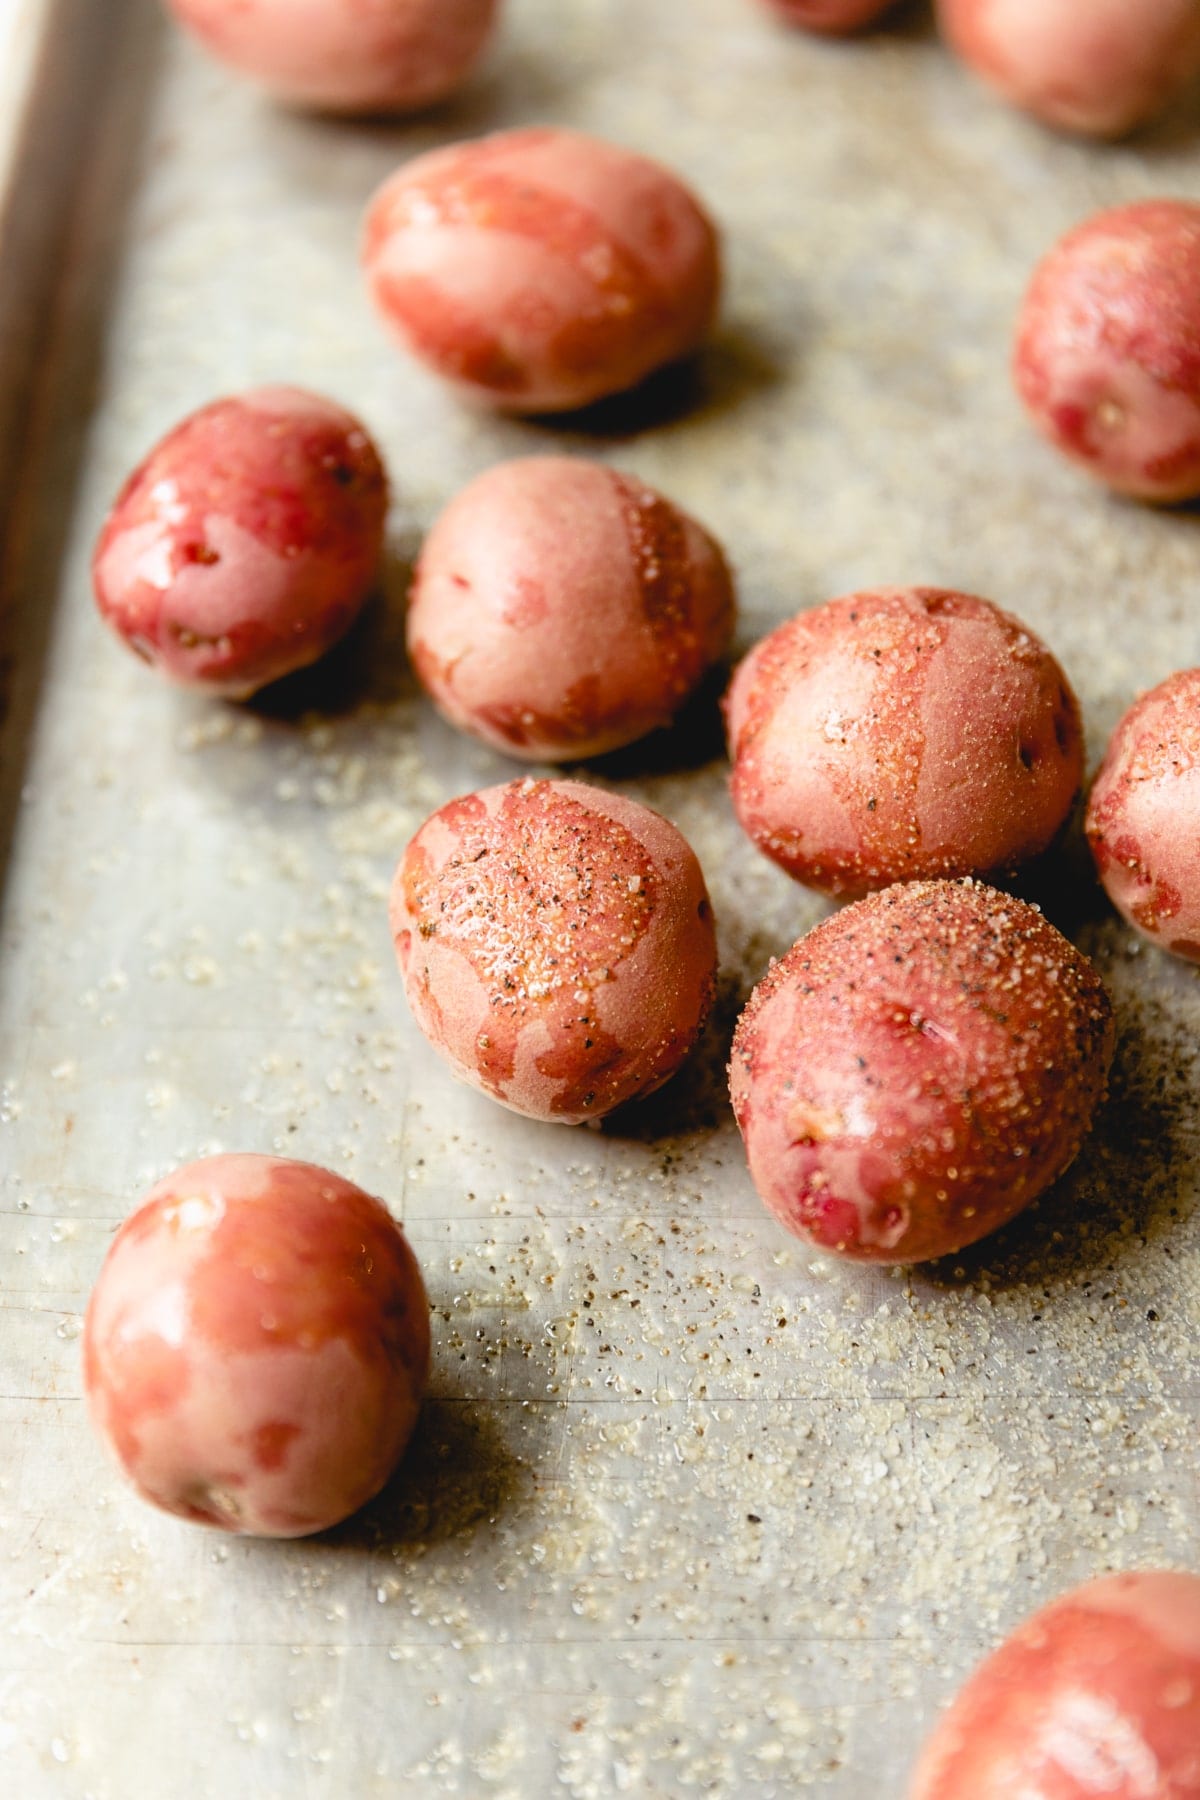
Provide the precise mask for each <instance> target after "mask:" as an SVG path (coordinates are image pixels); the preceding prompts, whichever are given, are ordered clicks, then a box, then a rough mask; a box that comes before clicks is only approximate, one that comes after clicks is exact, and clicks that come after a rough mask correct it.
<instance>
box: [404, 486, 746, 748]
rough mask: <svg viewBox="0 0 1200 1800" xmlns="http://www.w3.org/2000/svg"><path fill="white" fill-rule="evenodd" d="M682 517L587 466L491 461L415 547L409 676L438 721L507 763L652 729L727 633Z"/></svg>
mask: <svg viewBox="0 0 1200 1800" xmlns="http://www.w3.org/2000/svg"><path fill="white" fill-rule="evenodd" d="M733 617H734V601H733V584H732V581H731V579H730V575H729V570H728V568H727V566H726V563H725V559H724V557H723V556H722V554H721V551H720V549H719V548H718V546H717V545H716V544H715V543H714V542H713V540H712V538H710V537H709V535H708V533H707V532H706V531H704V530H703V528H702V527H701V526H699V525H698V524H697V523H696V522H695V520H694V519H691V518H689V517H688V515H687V514H686V513H684V512H681V511H680V510H679V508H678V507H675V506H672V504H671V502H670V501H669V500H664V499H663V498H662V496H661V495H659V494H656V493H655V492H654V491H653V489H652V488H648V487H647V486H646V485H645V483H644V482H640V481H638V480H636V479H635V478H634V477H632V476H628V475H620V474H618V473H617V472H616V471H615V470H613V469H609V468H606V467H605V466H604V465H603V464H602V463H593V462H585V461H583V460H581V459H580V458H575V457H566V456H534V457H527V458H523V459H522V460H520V461H517V462H507V463H501V464H499V465H498V466H497V467H495V468H492V469H489V470H487V472H486V473H485V474H483V475H481V476H479V478H478V479H477V480H475V481H473V482H472V483H471V484H470V486H469V487H467V488H466V489H464V491H463V492H462V493H461V494H459V496H458V497H457V499H455V500H453V501H452V502H451V504H450V505H449V506H448V507H447V509H446V510H445V512H444V513H443V514H442V515H441V517H440V518H439V519H438V521H437V523H436V524H435V525H434V527H433V530H432V531H431V532H430V534H429V536H428V538H427V539H426V541H425V546H424V549H423V550H422V552H421V560H420V564H419V566H418V569H417V575H416V580H415V583H414V585H413V591H412V597H411V600H410V604H409V613H408V645H409V653H410V655H411V657H412V662H413V666H414V668H415V669H416V671H417V674H418V676H419V677H420V679H421V682H422V684H423V685H424V687H425V688H426V689H427V691H428V692H429V693H430V694H431V695H432V696H433V698H434V699H435V700H436V702H437V704H438V706H439V707H440V708H441V710H442V712H443V713H445V715H446V717H447V718H448V719H449V720H450V721H451V723H452V724H454V725H457V726H459V727H460V728H461V729H462V730H464V731H470V732H473V733H474V734H475V735H476V736H477V737H481V738H482V739H483V740H484V741H485V743H489V744H492V745H494V746H495V747H496V748H497V749H499V750H504V751H507V752H508V753H509V754H510V755H512V756H523V757H531V758H537V759H551V760H553V759H557V758H567V757H584V756H598V755H600V754H601V753H602V752H604V751H606V750H613V749H616V748H617V746H618V745H621V744H629V743H632V742H633V741H634V739H635V738H640V737H643V736H644V735H645V734H646V732H648V731H653V730H654V728H655V727H656V726H659V725H666V724H667V723H669V721H670V720H671V719H672V718H673V716H674V715H675V713H676V712H677V711H678V710H679V707H680V706H681V705H682V704H683V702H684V701H685V700H686V699H687V698H688V696H689V694H691V692H692V691H693V689H694V688H695V687H696V685H697V683H698V682H699V681H700V679H701V677H702V676H703V675H704V673H705V671H706V670H707V669H708V668H709V667H710V666H711V665H712V664H713V663H714V662H716V661H717V660H718V658H719V657H720V656H721V655H722V653H723V652H724V650H725V649H726V647H727V645H728V643H729V637H730V633H731V632H732V629H733Z"/></svg>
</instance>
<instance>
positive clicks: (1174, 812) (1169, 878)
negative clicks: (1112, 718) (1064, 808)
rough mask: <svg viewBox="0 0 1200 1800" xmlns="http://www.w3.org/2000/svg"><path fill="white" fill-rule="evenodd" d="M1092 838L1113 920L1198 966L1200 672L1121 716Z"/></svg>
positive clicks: (1171, 680)
mask: <svg viewBox="0 0 1200 1800" xmlns="http://www.w3.org/2000/svg"><path fill="white" fill-rule="evenodd" d="M1087 836H1088V843H1089V844H1090V845H1091V848H1092V855H1093V857H1094V858H1095V862H1096V869H1097V872H1098V873H1099V876H1100V879H1101V881H1102V882H1103V883H1104V887H1105V891H1106V892H1107V894H1108V897H1109V899H1110V900H1111V901H1112V903H1113V905H1114V906H1115V907H1116V908H1117V911H1118V912H1120V913H1122V914H1123V915H1124V917H1125V918H1126V919H1128V921H1129V923H1130V924H1131V925H1133V926H1134V927H1135V928H1136V929H1137V930H1138V931H1140V932H1142V933H1143V935H1144V936H1145V937H1148V938H1150V939H1152V941H1153V942H1154V943H1156V944H1161V945H1162V947H1163V948H1164V949H1165V950H1171V951H1173V952H1174V953H1175V955H1176V956H1184V957H1187V959H1188V960H1189V961H1190V962H1200V853H1198V851H1197V846H1198V845H1200V669H1183V670H1181V671H1180V672H1179V674H1177V675H1170V676H1168V678H1167V679H1166V681H1164V682H1160V684H1159V686H1158V687H1156V688H1151V690H1150V692H1149V693H1148V694H1143V695H1142V697H1141V699H1140V700H1138V701H1136V702H1135V703H1134V705H1133V706H1131V707H1130V709H1129V711H1128V712H1127V713H1126V714H1125V717H1124V718H1123V719H1122V720H1121V722H1120V724H1119V725H1118V726H1117V729H1116V731H1115V732H1114V733H1113V737H1112V742H1111V743H1110V744H1109V746H1108V754H1107V756H1106V757H1105V759H1104V762H1103V765H1102V766H1101V769H1100V773H1099V774H1098V775H1097V777H1096V782H1095V785H1094V787H1093V788H1092V793H1091V798H1090V800H1089V802H1088V810H1087Z"/></svg>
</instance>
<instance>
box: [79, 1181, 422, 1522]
mask: <svg viewBox="0 0 1200 1800" xmlns="http://www.w3.org/2000/svg"><path fill="white" fill-rule="evenodd" d="M428 1369H429V1308H428V1304H427V1302H426V1299H425V1289H424V1286H423V1285H422V1281H421V1274H420V1270H419V1269H418V1267H417V1261H416V1258H415V1257H414V1255H413V1253H412V1251H411V1250H410V1249H409V1246H408V1241H407V1239H406V1238H405V1236H404V1233H403V1232H402V1231H401V1229H400V1227H399V1226H398V1225H397V1224H396V1222H395V1221H394V1220H393V1218H392V1217H391V1215H390V1213H389V1212H388V1211H387V1209H386V1208H385V1207H384V1206H382V1205H381V1204H380V1202H379V1201H378V1200H373V1199H372V1198H371V1197H370V1195H369V1194H365V1193H363V1191H362V1189H361V1188H357V1187H355V1186H353V1184H352V1183H351V1182H349V1181H345V1180H343V1179H342V1177H341V1176H339V1175H334V1174H331V1173H330V1171H329V1170H328V1169H320V1168H317V1167H315V1166H314V1165H313V1164H312V1163H302V1162H290V1161H285V1160H283V1159H282V1158H279V1157H273V1156H211V1157H206V1158H205V1159H204V1160H203V1161H201V1162H195V1163H190V1164H189V1165H188V1166H187V1167H186V1168H182V1169H178V1170H177V1171H176V1172H175V1174H173V1175H169V1176H168V1177H167V1179H166V1180H165V1181H160V1182H159V1184H158V1186H157V1187H155V1188H152V1189H151V1191H150V1193H149V1194H148V1195H147V1196H146V1199H145V1200H144V1201H143V1202H142V1204H141V1206H140V1207H139V1208H138V1209H137V1211H136V1212H135V1213H133V1214H132V1215H131V1216H130V1217H129V1218H128V1219H127V1220H126V1221H125V1223H124V1225H123V1226H122V1227H121V1229H120V1231H119V1232H118V1233H117V1235H116V1237H115V1238H114V1240H113V1242H112V1245H111V1247H110V1249H109V1252H108V1255H107V1257H106V1258H105V1261H104V1267H103V1268H102V1269H101V1271H100V1277H99V1280H98V1281H97V1283H96V1287H95V1290H94V1292H93V1294H92V1298H91V1303H90V1305H89V1306H88V1310H87V1318H86V1320H85V1323H84V1332H83V1370H84V1387H85V1389H86V1392H87V1399H88V1405H89V1407H90V1409H91V1416H92V1422H93V1424H94V1425H95V1427H96V1430H97V1431H98V1433H99V1435H100V1437H101V1439H102V1440H103V1442H104V1443H105V1445H106V1446H107V1448H108V1449H109V1450H110V1451H111V1453H112V1455H113V1456H114V1457H115V1458H116V1461H117V1463H118V1465H119V1466H120V1468H121V1470H122V1472H123V1473H124V1474H125V1475H126V1476H127V1477H128V1478H129V1480H130V1481H131V1482H132V1483H133V1485H134V1487H135V1488H136V1489H137V1491H138V1493H139V1494H140V1495H141V1496H142V1498H143V1499H144V1500H149V1501H151V1502H152V1503H153V1504H154V1505H155V1506H160V1507H162V1508H163V1510H164V1511H166V1512H169V1513H175V1514H177V1515H178V1516H179V1517H180V1518H183V1519H193V1520H195V1521H196V1522H197V1523H199V1524H202V1525H217V1526H220V1527H221V1529H222V1530H225V1531H233V1532H243V1533H247V1534H249V1535H252V1536H255V1537H300V1536H302V1535H304V1534H305V1533H307V1532H312V1531H324V1530H325V1529H326V1527H327V1526H330V1525H336V1524H337V1523H338V1521H339V1520H341V1519H344V1518H347V1517H348V1516H349V1514H350V1513H352V1512H355V1511H357V1509H358V1508H359V1507H360V1506H362V1505H364V1504H365V1502H366V1501H368V1500H369V1499H370V1498H371V1497H372V1495H373V1494H376V1493H378V1491H379V1489H380V1488H381V1487H382V1486H383V1484H384V1482H385V1481H386V1480H387V1478H388V1476H389V1475H390V1474H391V1471H392V1469H393V1468H394V1466H395V1464H396V1463H397V1462H398V1460H399V1458H400V1454H401V1452H402V1451H403V1449H404V1446H405V1444H406V1443H407V1442H408V1438H409V1435H410V1433H411V1431H412V1428H413V1424H414V1422H415V1420H416V1417H417V1410H418V1407H419V1405H420V1401H421V1394H422V1391H423V1389H424V1386H425V1381H426V1377H427V1374H428Z"/></svg>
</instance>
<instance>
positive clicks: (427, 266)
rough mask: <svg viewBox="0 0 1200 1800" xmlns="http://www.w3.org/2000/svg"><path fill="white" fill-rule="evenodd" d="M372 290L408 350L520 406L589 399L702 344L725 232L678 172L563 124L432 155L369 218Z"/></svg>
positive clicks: (556, 406) (543, 407) (505, 405)
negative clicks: (720, 231)
mask: <svg viewBox="0 0 1200 1800" xmlns="http://www.w3.org/2000/svg"><path fill="white" fill-rule="evenodd" d="M363 261H364V265H365V268H366V273H367V280H368V284H369V287H370V292H371V296H372V298H373V300H374V302H375V304H376V306H377V307H378V309H379V312H380V314H381V316H382V317H383V319H384V321H385V323H386V324H387V325H388V326H389V327H390V329H391V331H392V332H393V334H394V335H395V336H396V337H398V338H399V340H400V342H401V343H402V344H403V345H404V346H405V348H406V349H408V350H409V351H411V352H412V354H413V355H414V356H416V357H418V358H419V359H420V361H422V362H424V363H426V364H428V366H429V367H430V368H432V369H433V370H434V371H435V372H436V373H437V374H438V375H441V376H443V377H444V378H445V379H446V380H448V381H450V382H453V383H454V384H455V385H456V386H457V387H458V388H459V389H460V390H461V391H462V392H463V393H464V394H466V395H469V396H471V397H473V398H474V399H477V400H483V401H486V402H487V403H488V404H490V405H492V406H496V407H499V408H501V409H503V410H507V411H511V412H525V413H539V412H563V411H566V410H568V409H570V408H573V407H579V406H585V405H587V404H588V403H589V402H591V401H593V400H599V399H601V398H602V397H603V396H605V395H607V394H614V393H619V392H620V391H621V390H622V389H624V388H629V387H633V386H634V385H635V383H637V382H639V381H641V380H642V378H643V377H644V376H646V375H649V374H650V372H651V371H652V370H653V369H657V368H659V367H660V366H661V365H662V364H664V363H669V362H674V361H675V360H676V359H677V358H679V357H683V356H686V355H688V354H689V353H690V352H691V351H693V350H695V349H696V348H697V347H698V346H699V344H700V343H701V342H702V341H703V339H704V338H705V337H706V336H707V334H708V331H709V328H710V326H711V324H712V322H713V318H714V315H715V313H716V309H717V300H718V294H719V288H720V259H719V252H718V245H717V235H716V232H715V230H714V228H713V226H712V223H711V222H710V220H709V219H708V217H707V216H706V214H705V213H704V211H703V210H702V208H701V207H700V205H699V203H698V201H697V200H696V199H695V198H694V197H693V196H692V194H690V193H689V191H688V189H687V188H686V187H684V185H683V183H682V182H681V181H680V180H679V179H678V178H677V177H676V176H675V175H673V174H671V173H670V171H669V170H667V169H664V168H662V167H661V166H660V165H659V164H658V163H654V162H651V161H649V160H648V158H646V157H644V156H637V155H635V154H634V153H633V152H632V151H629V150H620V149H617V148H616V146H614V145H612V144H605V143H602V142H600V140H599V139H597V138H590V137H583V136H581V135H580V134H579V133H578V132H573V131H560V130H556V129H551V128H533V129H529V130H521V131H505V132H497V133H496V134H495V135H494V136H492V137H486V138H479V139H476V140H475V141H473V142H471V143H465V144H453V145H451V146H450V147H449V148H447V149H442V150H434V151H432V152H430V153H429V154H428V155H426V156H420V157H418V158H417V159H416V160H415V161H414V162H410V163H407V164H405V165H404V167H403V168H401V169H400V170H398V171H397V173H396V174H395V175H393V176H392V178H391V179H390V180H389V181H387V182H385V183H384V185H383V187H382V188H381V189H380V190H379V192H378V193H377V194H376V196H375V198H374V200H373V201H372V202H371V206H370V209H369V211H368V213H367V220H366V234H365V240H364V248H363Z"/></svg>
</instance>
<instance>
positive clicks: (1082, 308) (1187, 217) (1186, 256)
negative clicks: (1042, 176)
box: [1013, 200, 1200, 502]
mask: <svg viewBox="0 0 1200 1800" xmlns="http://www.w3.org/2000/svg"><path fill="white" fill-rule="evenodd" d="M1198 343H1200V206H1195V205H1192V204H1191V203H1189V202H1188V201H1185V200H1139V201H1136V202H1135V203H1134V204H1133V205H1131V206H1118V207H1114V208H1113V209H1112V210H1111V211H1109V212H1102V213H1097V214H1096V215H1095V217H1094V218H1091V219H1088V220H1087V221H1086V222H1085V223H1084V224H1082V225H1079V226H1077V227H1076V228H1075V230H1073V231H1070V232H1068V233H1067V235H1066V236H1065V237H1064V238H1061V239H1060V240H1059V242H1058V243H1057V244H1056V245H1055V247H1054V249H1053V250H1051V251H1050V253H1049V255H1048V256H1046V257H1045V258H1044V259H1043V260H1042V262H1040V263H1039V264H1038V267H1037V269H1036V270H1035V272H1034V276H1033V280H1032V282H1031V283H1030V286H1029V290H1028V292H1027V293H1026V295H1025V300H1024V304H1023V305H1022V308H1021V314H1020V318H1019V320H1018V323H1017V335H1016V344H1015V348H1014V353H1013V378H1014V381H1015V383H1016V388H1017V393H1018V394H1019V395H1020V397H1021V399H1022V400H1023V401H1024V403H1025V406H1026V407H1027V409H1028V411H1029V415H1030V417H1031V418H1032V420H1033V422H1034V424H1035V425H1036V426H1037V428H1038V430H1039V431H1040V432H1041V433H1042V435H1043V436H1044V437H1046V438H1048V439H1049V440H1050V442H1051V443H1052V444H1053V445H1055V447H1056V448H1057V449H1059V450H1061V451H1062V452H1063V454H1064V455H1065V456H1069V457H1070V458H1071V459H1072V461H1074V462H1077V463H1079V464H1081V465H1082V467H1083V468H1085V469H1087V470H1088V472H1089V474H1092V475H1094V476H1095V477H1096V478H1097V480H1099V481H1103V482H1106V483H1107V484H1108V486H1109V487H1111V488H1115V489H1116V490H1117V492H1118V493H1122V494H1132V495H1134V496H1135V497H1136V498H1138V499H1141V500H1152V501H1159V502H1169V501H1175V500H1187V499H1190V498H1191V497H1192V496H1194V495H1196V494H1200V357H1198V356H1197V344H1198Z"/></svg>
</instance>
